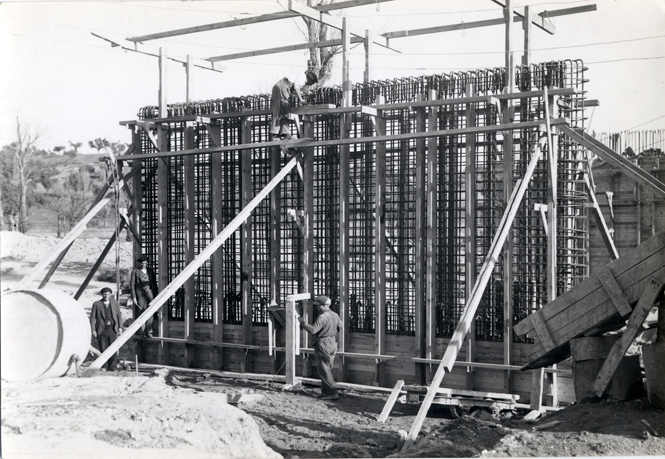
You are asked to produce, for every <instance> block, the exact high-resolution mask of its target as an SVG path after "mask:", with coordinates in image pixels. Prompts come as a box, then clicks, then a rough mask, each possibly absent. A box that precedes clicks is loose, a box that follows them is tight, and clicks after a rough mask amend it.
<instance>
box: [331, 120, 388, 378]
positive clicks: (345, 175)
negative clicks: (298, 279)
mask: <svg viewBox="0 0 665 459" xmlns="http://www.w3.org/2000/svg"><path fill="white" fill-rule="evenodd" d="M350 124H351V115H347V114H344V115H342V116H341V117H340V123H339V137H340V140H341V139H345V138H348V137H349V130H350ZM378 154H379V151H377V156H378ZM349 164H350V153H349V147H348V145H344V146H341V145H340V147H339V307H340V312H341V318H342V321H343V323H344V327H343V329H342V333H341V334H340V343H339V350H340V351H342V352H344V351H346V350H347V349H348V347H349V294H350V292H349V282H350V279H349V256H350V253H349V205H350V204H351V199H350V196H349V178H350V172H349V167H350V165H349ZM346 370H347V368H346V366H345V362H342V374H341V376H342V377H341V379H342V380H346Z"/></svg>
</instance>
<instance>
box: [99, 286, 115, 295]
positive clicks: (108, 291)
mask: <svg viewBox="0 0 665 459" xmlns="http://www.w3.org/2000/svg"><path fill="white" fill-rule="evenodd" d="M101 293H102V295H103V294H105V293H113V290H111V289H110V288H108V287H104V288H103V289H102V292H101Z"/></svg>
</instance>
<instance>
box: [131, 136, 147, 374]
mask: <svg viewBox="0 0 665 459" xmlns="http://www.w3.org/2000/svg"><path fill="white" fill-rule="evenodd" d="M131 129H132V146H133V147H134V150H133V151H132V154H136V155H140V154H142V153H143V143H142V142H141V131H140V129H141V128H139V127H138V126H136V125H134V126H132V128H131ZM142 167H143V162H142V161H141V160H139V159H134V160H132V173H133V177H132V193H133V194H134V202H133V204H132V206H133V207H134V213H133V215H132V217H131V218H132V222H133V224H134V228H135V229H136V233H137V234H138V235H139V236H141V237H143V219H142V215H143V185H142V183H143V177H142V176H141V169H142ZM132 248H133V256H132V266H131V268H135V267H136V259H137V258H138V257H139V256H141V255H142V254H143V247H142V246H141V241H140V240H138V239H137V238H136V237H134V238H133V239H132ZM134 311H135V309H134V307H132V317H133V318H134V319H136V317H134V314H135V312H134ZM133 343H134V345H135V349H134V352H135V355H136V356H137V358H138V359H141V361H144V360H145V355H144V352H143V350H144V347H143V345H142V344H141V343H142V342H141V341H140V340H134V341H133Z"/></svg>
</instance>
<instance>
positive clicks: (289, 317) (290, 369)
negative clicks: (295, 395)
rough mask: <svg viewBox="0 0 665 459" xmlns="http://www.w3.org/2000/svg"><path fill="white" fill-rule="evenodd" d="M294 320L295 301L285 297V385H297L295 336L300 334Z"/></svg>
mask: <svg viewBox="0 0 665 459" xmlns="http://www.w3.org/2000/svg"><path fill="white" fill-rule="evenodd" d="M298 326H299V323H298V320H296V301H295V299H293V298H292V297H291V296H287V297H286V365H285V368H286V384H290V385H295V384H297V383H298V378H297V377H296V353H295V348H296V334H297V333H299V332H300V330H299V327H298Z"/></svg>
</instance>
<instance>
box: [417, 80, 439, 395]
mask: <svg viewBox="0 0 665 459" xmlns="http://www.w3.org/2000/svg"><path fill="white" fill-rule="evenodd" d="M429 98H430V100H432V99H436V90H434V89H431V90H430V93H429ZM438 122H439V111H438V108H437V107H431V108H430V111H429V119H428V128H427V129H428V130H429V131H436V130H437V129H438ZM438 161H439V152H438V139H437V138H436V137H431V138H429V139H428V141H427V190H426V192H427V229H426V234H425V238H426V246H427V248H426V254H425V256H426V261H425V263H426V267H425V276H426V280H425V289H426V294H425V295H426V297H425V321H426V325H425V326H426V333H425V349H424V355H422V352H421V356H422V357H425V358H432V357H433V356H434V354H435V353H436V309H437V308H436V302H437V282H436V279H437V261H438V253H437V243H438V241H437V232H438V230H437V228H438V223H439V222H438V218H437V217H438V214H437V210H438V209H437V202H438V194H437V193H438V176H439V164H438ZM426 376H427V375H426ZM426 379H429V378H427V377H426ZM421 382H422V383H423V384H424V383H425V382H426V381H421Z"/></svg>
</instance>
